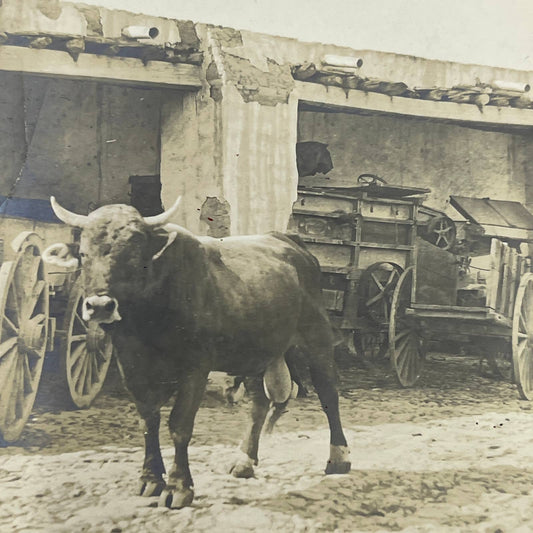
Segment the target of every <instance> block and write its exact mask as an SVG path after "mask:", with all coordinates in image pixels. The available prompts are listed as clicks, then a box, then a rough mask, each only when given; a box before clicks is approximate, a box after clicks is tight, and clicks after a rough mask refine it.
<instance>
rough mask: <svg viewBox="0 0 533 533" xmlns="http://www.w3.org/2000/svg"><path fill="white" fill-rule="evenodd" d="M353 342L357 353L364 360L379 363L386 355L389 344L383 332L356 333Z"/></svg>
mask: <svg viewBox="0 0 533 533" xmlns="http://www.w3.org/2000/svg"><path fill="white" fill-rule="evenodd" d="M354 340H355V346H356V349H357V352H358V353H359V355H360V356H361V357H364V358H365V359H369V360H371V361H374V362H379V361H381V360H383V359H384V358H385V356H386V355H387V351H388V349H389V343H388V339H387V333H386V332H384V331H356V332H355V333H354Z"/></svg>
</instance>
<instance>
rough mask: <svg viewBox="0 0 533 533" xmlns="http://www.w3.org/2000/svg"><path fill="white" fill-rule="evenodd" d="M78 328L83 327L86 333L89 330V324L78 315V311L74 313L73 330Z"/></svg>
mask: <svg viewBox="0 0 533 533" xmlns="http://www.w3.org/2000/svg"><path fill="white" fill-rule="evenodd" d="M76 326H81V328H82V329H83V331H85V332H87V331H88V330H89V328H88V326H87V323H86V322H85V320H83V318H81V316H80V315H79V314H78V311H76V312H75V313H74V326H73V328H72V329H73V330H74V329H77V328H76Z"/></svg>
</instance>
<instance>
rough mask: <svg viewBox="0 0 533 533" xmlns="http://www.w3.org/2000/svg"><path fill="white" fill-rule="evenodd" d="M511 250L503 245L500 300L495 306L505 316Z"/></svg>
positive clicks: (509, 279)
mask: <svg viewBox="0 0 533 533" xmlns="http://www.w3.org/2000/svg"><path fill="white" fill-rule="evenodd" d="M510 261H511V248H510V246H509V245H508V244H506V243H503V253H502V262H501V266H500V285H501V287H500V298H499V302H498V303H497V305H496V310H497V311H498V312H499V313H502V314H503V315H505V316H507V307H508V305H509V287H510V285H511V270H510V267H511V265H510V264H509V263H510Z"/></svg>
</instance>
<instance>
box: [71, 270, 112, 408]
mask: <svg viewBox="0 0 533 533" xmlns="http://www.w3.org/2000/svg"><path fill="white" fill-rule="evenodd" d="M83 296H84V294H83V286H82V284H81V281H80V280H78V281H76V282H75V283H74V285H73V286H72V289H71V291H70V294H69V300H68V304H67V309H66V312H65V318H64V322H63V328H62V329H63V339H62V343H61V367H62V372H63V375H64V377H65V378H66V383H67V388H68V391H67V393H68V395H69V396H70V399H71V400H72V403H73V404H74V406H75V407H78V408H80V409H81V408H84V407H89V406H90V405H91V403H92V402H93V400H94V399H95V397H96V395H97V394H98V393H99V392H100V390H101V388H102V386H103V384H104V380H105V377H106V374H107V370H108V368H109V363H110V362H111V356H112V354H113V344H112V341H111V337H110V335H109V334H108V333H106V332H105V331H104V330H103V329H102V328H101V327H100V326H98V325H97V324H92V323H87V322H85V321H84V320H83V318H82V310H81V307H82V303H83Z"/></svg>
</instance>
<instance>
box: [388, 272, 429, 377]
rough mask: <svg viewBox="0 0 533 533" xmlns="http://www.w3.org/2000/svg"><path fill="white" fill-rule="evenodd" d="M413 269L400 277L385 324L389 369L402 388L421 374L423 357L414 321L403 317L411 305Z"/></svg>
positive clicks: (420, 341) (422, 348)
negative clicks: (387, 332) (390, 367)
mask: <svg viewBox="0 0 533 533" xmlns="http://www.w3.org/2000/svg"><path fill="white" fill-rule="evenodd" d="M413 272H414V267H412V266H411V267H409V268H407V269H406V270H405V272H404V273H403V274H402V275H401V277H400V280H399V281H398V284H397V285H396V289H395V290H394V296H393V297H392V307H391V316H390V323H389V350H390V357H391V363H392V368H393V369H394V371H395V372H396V376H397V377H398V381H399V382H400V384H401V385H402V386H403V387H412V386H413V385H414V384H415V383H416V381H417V380H418V378H419V377H420V372H421V370H422V364H423V361H424V357H425V347H424V341H423V339H422V337H421V336H420V333H419V331H418V329H417V327H416V326H417V324H416V321H415V320H414V319H413V318H410V317H409V316H408V315H407V314H406V309H407V308H408V307H409V305H410V304H411V290H412V286H413Z"/></svg>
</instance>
